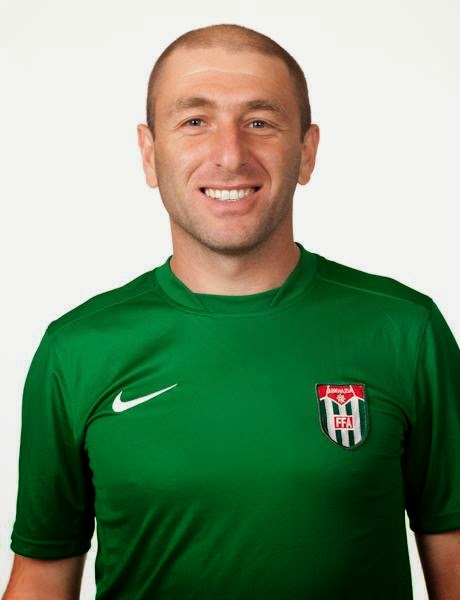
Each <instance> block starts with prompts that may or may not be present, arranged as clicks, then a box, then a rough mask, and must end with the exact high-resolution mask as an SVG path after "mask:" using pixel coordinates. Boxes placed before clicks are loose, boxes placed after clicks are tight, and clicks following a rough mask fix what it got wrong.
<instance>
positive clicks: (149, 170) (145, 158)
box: [137, 123, 158, 188]
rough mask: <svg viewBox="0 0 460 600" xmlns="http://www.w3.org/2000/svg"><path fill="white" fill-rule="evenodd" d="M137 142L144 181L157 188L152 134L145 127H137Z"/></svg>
mask: <svg viewBox="0 0 460 600" xmlns="http://www.w3.org/2000/svg"><path fill="white" fill-rule="evenodd" d="M137 142H138V144H139V148H140V151H141V155H142V166H143V168H144V173H145V180H146V182H147V185H149V186H150V187H153V188H155V187H157V186H158V179H157V172H156V167H155V152H154V148H155V142H154V140H153V136H152V132H151V131H150V129H149V128H148V126H147V125H144V124H142V123H141V124H140V125H138V126H137Z"/></svg>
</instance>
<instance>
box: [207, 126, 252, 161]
mask: <svg viewBox="0 0 460 600" xmlns="http://www.w3.org/2000/svg"><path fill="white" fill-rule="evenodd" d="M211 146H212V147H211V148H210V152H211V160H212V161H213V162H214V164H215V165H216V166H218V167H222V168H223V169H226V170H227V171H230V172H237V171H238V170H239V169H240V168H241V167H242V166H244V165H246V163H247V162H248V153H249V149H248V143H247V140H246V139H245V135H244V132H243V131H241V128H240V125H238V124H237V123H234V122H230V121H229V122H226V123H220V124H219V125H218V126H217V127H216V130H215V131H214V132H213V134H212V145H211Z"/></svg>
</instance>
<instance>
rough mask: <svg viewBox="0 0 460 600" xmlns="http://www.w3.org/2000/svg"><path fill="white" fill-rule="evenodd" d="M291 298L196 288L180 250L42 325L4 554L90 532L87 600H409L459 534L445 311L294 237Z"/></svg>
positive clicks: (42, 550)
mask: <svg viewBox="0 0 460 600" xmlns="http://www.w3.org/2000/svg"><path fill="white" fill-rule="evenodd" d="M295 243H296V245H297V246H298V248H299V250H300V258H299V260H298V262H297V264H296V266H295V268H294V269H293V270H292V271H291V272H290V274H289V276H288V277H287V278H286V279H285V280H284V283H283V284H282V285H281V286H279V287H276V288H272V289H269V290H266V291H263V292H260V293H254V294H249V295H239V296H227V295H220V294H204V293H195V292H192V291H191V290H190V289H189V288H188V287H187V286H186V285H185V284H184V283H183V282H182V281H181V280H180V279H179V278H178V277H177V276H176V275H175V274H174V273H173V272H172V270H171V267H170V260H171V257H172V255H171V256H169V257H168V259H167V260H166V261H165V262H164V263H163V264H162V265H160V266H158V267H156V268H153V269H152V270H150V271H148V272H146V273H144V274H142V275H140V276H138V277H136V278H135V279H133V280H132V281H130V282H128V283H126V284H125V285H122V286H121V287H118V288H116V289H112V290H109V291H106V292H103V293H101V294H98V295H96V296H94V297H92V298H90V299H89V300H87V301H86V302H84V303H82V304H80V305H79V306H77V307H75V308H73V309H72V310H70V311H68V312H67V313H65V314H63V315H62V316H60V317H58V318H57V319H56V320H53V321H52V322H50V324H49V325H48V326H47V328H46V331H45V332H44V334H43V337H42V339H41V341H40V343H39V345H38V348H37V349H36V351H35V354H34V356H33V359H32V361H31V364H30V367H29V370H28V373H27V377H26V379H25V384H24V390H23V396H22V417H21V418H22V425H21V440H20V451H19V470H18V475H19V483H18V495H17V506H16V518H15V521H14V525H13V527H12V535H11V549H12V550H13V551H14V552H15V553H17V554H21V555H24V556H28V557H33V558H41V559H47V558H48V559H56V558H66V557H71V556H76V555H80V554H84V553H86V552H87V551H88V550H89V548H90V545H91V539H92V535H93V533H94V531H96V533H97V555H96V560H95V581H96V588H97V592H96V598H97V600H109V599H110V600H147V599H155V600H192V599H193V600H271V599H273V600H281V599H282V600H300V599H305V600H307V599H309V600H310V599H311V600H316V599H323V598H328V599H329V598H335V597H342V598H353V600H369V598H372V599H373V600H389V599H390V598H391V600H409V599H411V598H412V597H413V596H412V580H411V571H410V562H409V554H408V545H407V536H406V524H405V514H406V512H405V511H407V515H408V518H409V524H410V527H411V529H412V530H413V531H414V532H420V533H437V532H442V531H447V530H451V529H455V528H458V527H460V469H459V468H458V464H459V460H458V459H459V457H460V441H459V440H460V396H459V390H460V352H459V348H458V345H457V342H456V340H455V338H454V336H453V334H452V332H451V330H450V329H449V326H448V325H447V323H446V321H445V319H444V317H443V316H442V314H441V312H440V310H439V308H438V307H437V305H436V303H435V302H434V300H433V299H432V298H431V297H429V296H427V295H426V294H424V293H422V292H420V291H417V290H415V289H413V288H411V287H408V286H406V285H404V284H403V283H401V282H398V281H397V280H395V279H392V278H389V277H385V276H382V275H376V274H371V273H367V272H364V271H361V270H358V269H354V268H351V267H349V266H346V265H342V264H340V263H337V262H334V261H332V260H330V259H327V258H325V257H323V256H321V255H319V254H316V253H314V252H311V251H309V250H307V249H306V248H304V246H303V245H302V244H300V243H299V242H295Z"/></svg>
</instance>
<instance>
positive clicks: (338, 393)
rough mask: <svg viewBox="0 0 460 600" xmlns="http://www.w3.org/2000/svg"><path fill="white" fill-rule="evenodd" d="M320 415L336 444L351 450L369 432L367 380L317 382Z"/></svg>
mask: <svg viewBox="0 0 460 600" xmlns="http://www.w3.org/2000/svg"><path fill="white" fill-rule="evenodd" d="M316 397H317V400H318V408H319V418H320V423H321V428H322V430H323V432H324V433H325V434H326V435H327V437H328V438H329V439H331V440H332V441H333V442H334V443H336V444H338V445H339V446H343V447H344V448H348V449H352V448H356V447H357V446H360V445H361V444H362V443H363V442H364V441H365V440H366V438H367V434H368V431H369V412H368V406H367V400H366V397H365V385H364V383H349V384H343V383H339V384H336V383H317V384H316Z"/></svg>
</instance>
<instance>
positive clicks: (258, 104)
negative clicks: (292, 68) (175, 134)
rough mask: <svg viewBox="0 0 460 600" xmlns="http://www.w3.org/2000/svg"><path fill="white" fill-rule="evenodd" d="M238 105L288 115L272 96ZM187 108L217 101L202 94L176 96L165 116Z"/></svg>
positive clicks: (199, 106)
mask: <svg viewBox="0 0 460 600" xmlns="http://www.w3.org/2000/svg"><path fill="white" fill-rule="evenodd" d="M240 106H244V107H245V108H246V109H248V110H266V111H269V112H272V113H274V114H276V115H278V116H280V117H282V118H284V119H288V117H289V115H288V112H287V110H286V109H285V108H284V106H283V105H282V104H281V103H280V102H278V100H274V99H272V98H255V99H254V100H248V101H247V102H241V103H240ZM189 108H217V103H216V102H214V100H211V99H210V98H205V97H204V96H185V97H182V98H178V99H177V100H176V101H175V102H174V104H173V105H172V107H171V108H170V109H169V111H168V113H167V117H168V118H171V117H173V116H174V115H176V114H178V113H180V112H182V111H184V110H187V109H189Z"/></svg>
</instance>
